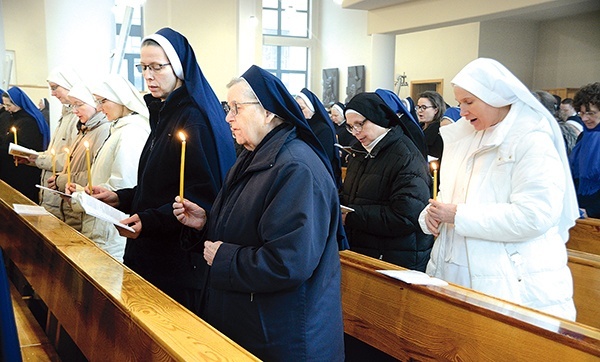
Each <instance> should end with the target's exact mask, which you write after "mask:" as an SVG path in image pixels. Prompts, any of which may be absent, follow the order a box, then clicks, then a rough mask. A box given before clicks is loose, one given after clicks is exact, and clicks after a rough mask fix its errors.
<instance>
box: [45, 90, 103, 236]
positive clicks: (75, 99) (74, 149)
mask: <svg viewBox="0 0 600 362" xmlns="http://www.w3.org/2000/svg"><path fill="white" fill-rule="evenodd" d="M68 97H69V102H70V103H71V105H72V107H73V113H74V114H75V115H76V116H77V117H78V119H79V120H78V122H77V126H76V127H77V129H78V130H79V132H78V133H77V138H75V141H73V144H71V145H70V146H68V148H69V152H68V155H67V156H68V157H69V161H68V162H69V167H65V168H63V170H62V171H61V172H58V171H57V175H55V176H51V177H50V178H49V179H48V187H50V188H53V189H57V190H58V191H61V192H66V191H67V189H68V187H69V185H68V184H69V183H76V184H78V185H87V184H88V181H89V180H88V163H87V152H88V149H89V154H90V163H93V162H94V160H95V157H96V155H97V154H98V151H99V150H100V147H101V146H102V145H103V144H104V142H105V141H106V139H107V138H108V135H109V132H110V123H109V122H108V120H107V119H106V117H105V116H104V114H103V113H102V112H100V111H98V110H97V109H96V99H95V98H94V95H93V94H92V92H91V91H90V89H89V88H88V87H87V86H86V85H84V84H83V83H78V84H76V85H74V86H73V88H71V90H70V91H69V95H68ZM86 145H87V147H86ZM69 168H70V170H69ZM69 171H70V172H69ZM60 207H61V211H62V214H63V215H64V217H65V220H64V221H65V223H67V224H68V225H69V226H71V227H73V228H74V229H75V230H77V231H81V227H82V216H83V215H82V214H81V213H80V212H77V211H74V210H73V207H72V205H71V203H70V200H62V202H61V206H60Z"/></svg>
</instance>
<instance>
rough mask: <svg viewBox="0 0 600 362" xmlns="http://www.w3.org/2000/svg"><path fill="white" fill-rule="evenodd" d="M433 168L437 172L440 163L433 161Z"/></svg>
mask: <svg viewBox="0 0 600 362" xmlns="http://www.w3.org/2000/svg"><path fill="white" fill-rule="evenodd" d="M431 168H432V169H433V170H437V168H438V163H437V162H436V161H431Z"/></svg>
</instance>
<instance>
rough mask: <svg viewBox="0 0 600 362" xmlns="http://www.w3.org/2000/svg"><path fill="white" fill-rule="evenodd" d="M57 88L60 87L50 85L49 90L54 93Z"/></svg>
mask: <svg viewBox="0 0 600 362" xmlns="http://www.w3.org/2000/svg"><path fill="white" fill-rule="evenodd" d="M58 87H60V86H59V85H58V84H57V85H51V86H50V90H51V91H53V92H54V91H56V90H57V89H58Z"/></svg>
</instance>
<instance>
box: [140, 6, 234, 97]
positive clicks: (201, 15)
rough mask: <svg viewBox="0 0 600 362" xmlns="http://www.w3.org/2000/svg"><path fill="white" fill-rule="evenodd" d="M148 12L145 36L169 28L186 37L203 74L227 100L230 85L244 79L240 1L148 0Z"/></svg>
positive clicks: (146, 13) (219, 95)
mask: <svg viewBox="0 0 600 362" xmlns="http://www.w3.org/2000/svg"><path fill="white" fill-rule="evenodd" d="M145 9H146V11H145V18H144V21H145V24H144V26H145V34H151V33H153V32H155V31H157V30H158V29H160V28H163V27H165V26H169V27H172V28H173V29H174V30H177V31H179V32H180V33H182V34H183V35H185V37H186V38H187V39H188V41H189V42H190V44H191V45H192V48H193V49H194V53H195V54H196V58H197V59H198V64H200V68H201V69H202V73H204V76H205V77H206V79H207V80H208V82H209V83H210V85H211V86H212V88H213V89H214V91H215V93H216V94H217V97H219V99H221V100H224V99H225V98H226V96H227V88H226V85H227V83H229V81H231V79H232V78H234V77H236V76H239V75H240V74H239V71H238V60H237V56H238V51H237V47H238V42H237V39H238V25H237V22H238V6H237V0H219V1H206V0H205V1H188V0H170V1H164V0H147V2H146V7H145Z"/></svg>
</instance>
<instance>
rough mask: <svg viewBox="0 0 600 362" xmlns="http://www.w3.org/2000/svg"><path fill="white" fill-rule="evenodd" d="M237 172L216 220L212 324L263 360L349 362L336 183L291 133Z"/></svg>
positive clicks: (276, 137)
mask: <svg viewBox="0 0 600 362" xmlns="http://www.w3.org/2000/svg"><path fill="white" fill-rule="evenodd" d="M253 153H254V158H253V159H252V160H249V159H250V158H251V156H252V153H250V152H248V151H244V152H243V153H242V154H241V155H240V156H239V158H238V161H237V162H236V164H235V165H234V166H233V168H232V169H231V171H230V172H229V174H228V175H227V179H226V181H225V185H224V187H223V189H222V190H221V192H220V193H219V196H218V197H217V200H216V201H215V204H214V206H213V209H212V212H211V213H210V215H209V218H208V220H209V225H208V231H207V238H208V240H211V241H218V240H220V241H223V242H224V244H222V245H221V246H220V248H219V250H218V252H217V254H216V256H215V259H214V261H213V265H212V267H210V272H209V279H208V282H209V284H208V285H209V287H208V299H207V303H206V306H205V309H204V312H203V318H205V319H206V320H207V321H208V322H209V323H210V324H212V325H213V326H214V327H216V328H217V329H218V330H220V331H221V332H223V333H224V334H226V335H227V336H228V337H230V338H231V339H233V340H234V341H236V342H237V343H239V344H240V345H241V346H243V347H244V348H246V349H247V350H249V351H250V352H252V353H253V354H255V355H256V356H258V357H259V358H261V359H263V360H266V361H309V360H310V361H315V360H322V361H342V360H343V359H344V347H343V323H342V306H341V294H340V278H341V271H340V260H339V253H338V242H337V236H336V233H337V229H338V220H339V219H340V218H339V212H340V207H339V200H338V195H337V190H336V186H335V184H334V182H333V180H332V178H331V175H330V174H329V173H328V171H327V170H326V168H325V167H324V165H323V162H322V161H321V160H320V159H319V158H318V157H317V155H316V154H315V152H314V151H313V150H312V149H311V148H310V147H309V146H308V145H307V144H306V143H305V142H303V141H302V140H300V139H298V138H297V136H296V132H295V129H291V128H290V126H279V127H278V128H276V129H275V130H273V131H271V133H270V134H269V135H267V137H265V139H264V140H263V142H262V143H261V145H259V147H257V149H255V150H254V151H253Z"/></svg>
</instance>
